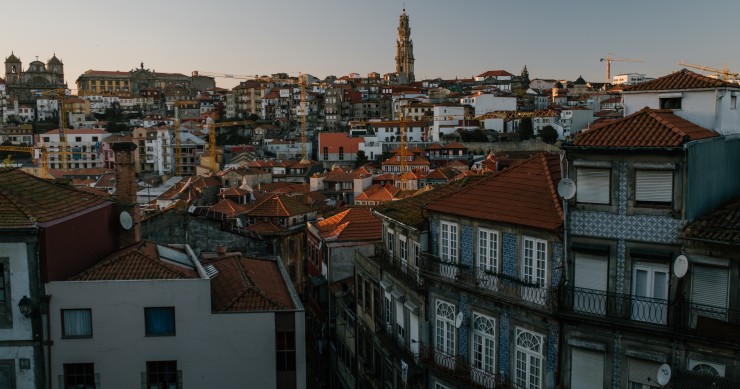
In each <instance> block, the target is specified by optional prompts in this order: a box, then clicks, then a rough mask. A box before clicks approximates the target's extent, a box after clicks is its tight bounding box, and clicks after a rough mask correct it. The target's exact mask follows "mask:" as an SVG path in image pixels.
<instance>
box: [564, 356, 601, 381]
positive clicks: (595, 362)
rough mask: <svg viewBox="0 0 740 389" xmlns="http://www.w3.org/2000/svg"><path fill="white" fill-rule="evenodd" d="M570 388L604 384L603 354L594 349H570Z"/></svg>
mask: <svg viewBox="0 0 740 389" xmlns="http://www.w3.org/2000/svg"><path fill="white" fill-rule="evenodd" d="M572 350H573V355H572V356H571V359H570V360H571V373H570V387H571V389H591V388H601V387H603V386H604V354H603V353H599V352H594V351H586V350H580V349H577V348H574V349H572Z"/></svg>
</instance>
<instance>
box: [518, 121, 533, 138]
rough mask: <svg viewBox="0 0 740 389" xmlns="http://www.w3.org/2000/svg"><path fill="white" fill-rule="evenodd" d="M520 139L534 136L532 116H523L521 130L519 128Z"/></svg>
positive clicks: (520, 123) (520, 124)
mask: <svg viewBox="0 0 740 389" xmlns="http://www.w3.org/2000/svg"><path fill="white" fill-rule="evenodd" d="M517 134H518V135H519V140H527V139H531V138H532V136H534V127H532V118H523V119H522V120H521V121H520V122H519V130H517Z"/></svg>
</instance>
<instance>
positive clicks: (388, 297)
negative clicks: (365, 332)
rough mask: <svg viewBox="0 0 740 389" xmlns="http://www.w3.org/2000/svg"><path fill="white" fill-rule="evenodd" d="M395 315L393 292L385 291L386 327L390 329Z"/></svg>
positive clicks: (384, 311)
mask: <svg viewBox="0 0 740 389" xmlns="http://www.w3.org/2000/svg"><path fill="white" fill-rule="evenodd" d="M392 315H393V313H392V312H391V292H388V291H385V293H384V295H383V316H384V317H385V325H386V327H390V325H391V318H392V317H393V316H392Z"/></svg>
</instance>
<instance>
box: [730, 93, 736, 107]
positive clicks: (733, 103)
mask: <svg viewBox="0 0 740 389" xmlns="http://www.w3.org/2000/svg"><path fill="white" fill-rule="evenodd" d="M730 109H737V96H730Z"/></svg>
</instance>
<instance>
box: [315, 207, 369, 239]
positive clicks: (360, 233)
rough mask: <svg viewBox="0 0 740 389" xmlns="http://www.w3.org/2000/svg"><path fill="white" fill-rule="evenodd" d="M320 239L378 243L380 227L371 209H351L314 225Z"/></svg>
mask: <svg viewBox="0 0 740 389" xmlns="http://www.w3.org/2000/svg"><path fill="white" fill-rule="evenodd" d="M314 226H315V227H316V228H317V229H318V231H319V235H320V236H321V238H322V239H325V240H331V241H353V242H355V241H380V240H381V238H382V225H381V223H380V220H379V219H378V218H377V217H376V216H375V215H373V213H372V209H370V208H366V207H351V208H346V209H345V210H343V211H341V212H339V213H337V214H336V215H334V216H332V217H330V218H327V219H324V220H321V221H318V222H316V223H314Z"/></svg>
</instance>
